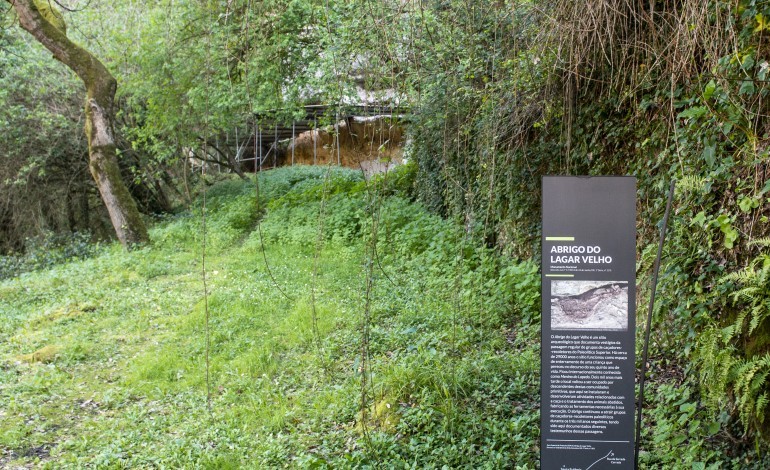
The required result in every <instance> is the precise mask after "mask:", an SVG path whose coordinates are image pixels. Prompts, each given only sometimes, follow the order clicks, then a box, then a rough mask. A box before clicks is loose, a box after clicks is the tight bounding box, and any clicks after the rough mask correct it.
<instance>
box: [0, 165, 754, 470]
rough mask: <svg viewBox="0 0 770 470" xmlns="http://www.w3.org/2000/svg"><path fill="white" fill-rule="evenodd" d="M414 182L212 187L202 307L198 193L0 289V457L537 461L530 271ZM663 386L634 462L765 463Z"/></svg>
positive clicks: (315, 172)
mask: <svg viewBox="0 0 770 470" xmlns="http://www.w3.org/2000/svg"><path fill="white" fill-rule="evenodd" d="M414 172H415V168H414V167H407V168H405V169H404V170H402V171H401V172H400V173H398V174H392V175H388V176H387V177H386V178H383V179H380V180H377V181H374V182H370V183H369V184H367V183H365V182H363V181H362V180H361V177H360V175H359V174H358V173H355V172H351V171H339V170H328V169H326V168H307V167H296V168H292V169H282V170H276V171H271V172H269V173H266V174H263V175H260V178H259V186H260V189H259V193H260V204H259V206H260V208H261V210H262V212H258V211H257V207H256V205H255V196H256V188H255V186H254V184H253V182H251V181H249V182H244V181H242V180H240V179H234V180H233V179H226V180H224V181H222V182H220V183H218V184H216V185H215V186H213V187H212V188H211V190H210V191H207V195H206V199H207V202H206V208H205V209H206V212H207V214H208V216H207V217H206V224H207V230H206V232H205V234H206V237H207V244H206V246H207V251H206V255H207V256H206V273H205V275H206V278H207V280H208V289H209V296H208V298H207V299H204V298H203V296H202V286H201V283H200V275H201V273H200V272H199V271H197V269H191V268H192V267H196V268H200V267H201V264H200V249H201V237H202V236H203V235H204V232H202V217H201V215H202V214H201V211H202V210H203V209H204V208H203V202H202V199H199V200H197V201H196V203H195V204H194V205H193V208H192V210H191V211H190V212H187V213H182V214H179V215H178V216H175V217H173V218H170V219H169V220H166V221H164V222H162V223H159V224H156V226H155V228H154V229H153V234H152V235H153V237H154V239H155V240H157V242H156V243H155V244H154V246H152V247H147V248H144V249H142V250H138V251H134V252H130V253H127V252H124V251H122V250H120V249H119V247H117V246H113V247H112V248H111V249H105V250H103V251H102V252H101V253H99V254H97V255H96V256H95V257H92V258H90V259H87V260H84V261H75V262H70V263H65V264H59V265H57V266H55V267H54V268H52V269H48V270H45V271H41V272H39V273H34V274H27V275H23V276H21V277H19V278H16V279H13V280H8V281H5V282H3V283H0V293H2V295H3V298H4V299H6V301H5V302H3V303H2V304H0V314H1V315H2V316H3V318H4V319H5V321H4V322H3V323H2V326H0V339H2V341H0V345H1V346H0V354H2V357H3V359H2V362H0V365H1V367H0V398H2V400H3V402H4V403H6V407H4V409H3V420H2V421H0V449H3V451H2V454H0V464H2V465H4V466H15V465H25V464H35V465H37V466H40V467H41V468H70V467H72V468H79V467H84V466H85V467H91V466H94V467H105V468H113V467H115V468H117V467H126V466H128V467H144V466H159V467H163V466H167V467H190V466H196V467H201V468H239V467H248V468H266V467H282V466H290V467H298V468H305V467H313V468H372V467H378V466H384V467H388V468H414V467H419V468H441V467H444V466H448V467H450V468H464V467H473V468H537V467H538V463H537V462H538V437H539V433H538V426H537V422H538V416H539V415H538V409H537V408H538V406H537V402H538V389H539V380H538V374H539V340H538V336H539V313H538V311H539V294H538V290H539V282H538V275H537V268H536V266H535V265H534V264H533V263H530V262H513V261H512V260H511V259H510V258H504V257H500V256H498V255H496V254H495V253H494V250H491V249H489V248H487V247H485V246H484V245H482V244H479V243H476V242H473V241H472V240H471V239H470V238H469V236H468V234H467V233H466V232H465V230H463V228H462V227H460V226H457V225H455V224H453V223H451V222H448V221H446V220H444V219H442V218H440V217H438V216H435V215H431V214H429V213H428V212H427V211H426V209H425V208H424V207H423V206H421V205H419V204H416V203H414V202H410V199H411V198H412V195H411V188H412V187H413V186H412V184H411V182H413V181H414ZM258 213H262V214H263V215H262V220H261V226H260V229H259V230H258V229H256V227H255V223H256V222H257V221H258V220H257V218H256V217H255V215H256V214H258ZM322 216H323V217H322ZM287 221H290V222H291V223H289V224H287V223H286V222H287ZM372 246H376V253H377V255H376V256H373V251H372V250H371V249H370V248H371V247H372ZM284 293H285V294H286V295H284ZM207 317H208V322H207V321H206V318H207ZM512 319H515V320H514V321H512ZM207 338H208V351H209V352H208V358H209V359H208V361H207V359H206V357H207ZM207 369H208V371H209V378H210V381H207ZM73 377H75V378H76V379H75V380H73ZM680 380H681V378H673V379H670V378H666V379H663V380H660V379H656V380H655V381H654V382H653V388H652V393H653V394H654V396H655V399H654V400H652V403H653V405H651V407H650V410H649V419H650V420H651V422H652V423H650V424H648V426H646V428H645V445H644V447H643V449H644V451H645V452H644V453H643V456H642V458H643V463H645V465H647V466H649V467H653V466H657V467H666V468H674V467H675V468H680V467H685V466H686V467H687V468H707V467H708V468H748V467H750V465H748V464H747V462H749V463H751V464H752V465H754V468H763V466H765V465H766V464H767V462H766V460H761V458H760V456H759V455H757V454H756V453H755V451H754V450H753V449H730V448H728V446H727V445H726V443H725V442H723V441H721V440H719V439H715V436H716V435H717V433H718V432H719V430H720V427H721V426H723V425H726V422H725V419H724V418H720V419H717V420H714V419H713V418H710V417H709V416H708V414H707V413H706V412H705V410H704V409H703V408H701V407H699V406H698V402H699V400H698V399H697V396H696V395H695V393H694V391H693V390H692V389H691V388H690V387H689V386H687V385H683V384H681V382H680ZM207 390H209V391H210V402H209V403H208V405H209V406H208V407H207V398H206V397H207Z"/></svg>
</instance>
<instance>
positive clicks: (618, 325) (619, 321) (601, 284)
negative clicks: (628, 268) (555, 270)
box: [551, 281, 628, 331]
mask: <svg viewBox="0 0 770 470" xmlns="http://www.w3.org/2000/svg"><path fill="white" fill-rule="evenodd" d="M551 328H552V329H554V330H618V331H624V330H626V329H628V283H627V282H611V281H609V282H608V281H598V282H597V281H553V282H552V284H551Z"/></svg>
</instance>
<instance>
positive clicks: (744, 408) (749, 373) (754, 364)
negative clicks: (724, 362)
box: [734, 354, 770, 426]
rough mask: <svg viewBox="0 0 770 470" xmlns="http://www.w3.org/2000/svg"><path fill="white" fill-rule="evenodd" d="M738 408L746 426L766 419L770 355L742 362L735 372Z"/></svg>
mask: <svg viewBox="0 0 770 470" xmlns="http://www.w3.org/2000/svg"><path fill="white" fill-rule="evenodd" d="M734 374H735V386H734V390H735V398H736V406H737V408H738V413H739V416H740V419H741V422H742V423H743V424H744V426H747V425H748V424H749V423H752V422H754V421H756V422H758V423H762V422H763V421H764V419H765V408H766V407H767V401H768V391H767V385H768V381H767V377H768V375H770V354H766V355H764V356H762V357H759V358H752V359H749V360H746V361H742V362H741V363H740V364H739V365H738V367H736V368H735V370H734Z"/></svg>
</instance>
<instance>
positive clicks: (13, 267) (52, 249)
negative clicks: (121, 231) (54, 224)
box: [0, 232, 101, 280]
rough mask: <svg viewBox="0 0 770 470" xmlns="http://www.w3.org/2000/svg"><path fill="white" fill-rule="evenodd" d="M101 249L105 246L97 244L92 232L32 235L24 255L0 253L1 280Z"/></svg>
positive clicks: (27, 242)
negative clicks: (94, 241)
mask: <svg viewBox="0 0 770 470" xmlns="http://www.w3.org/2000/svg"><path fill="white" fill-rule="evenodd" d="M100 251H101V246H100V245H99V244H98V243H93V241H92V239H91V235H90V234H88V233H83V232H75V233H72V234H67V233H64V234H55V233H51V232H49V233H46V234H45V235H41V236H38V237H33V238H28V239H27V240H26V242H25V252H24V253H23V254H20V255H9V256H0V280H2V279H7V278H11V277H15V276H18V275H19V274H21V273H24V272H30V271H37V270H41V269H46V268H50V267H52V266H54V265H57V264H60V263H66V262H68V261H72V260H78V259H86V258H90V257H92V256H95V255H96V254H98V253H99V252H100Z"/></svg>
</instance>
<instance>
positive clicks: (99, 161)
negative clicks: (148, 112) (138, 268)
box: [6, 0, 149, 247]
mask: <svg viewBox="0 0 770 470" xmlns="http://www.w3.org/2000/svg"><path fill="white" fill-rule="evenodd" d="M6 1H7V2H8V3H10V4H11V6H12V7H13V9H14V10H15V11H16V14H17V15H18V17H19V24H20V25H21V27H22V28H23V29H25V30H26V31H27V32H29V33H30V34H31V35H32V36H33V37H34V38H35V39H36V40H37V41H38V42H40V43H41V44H42V45H43V46H45V47H46V49H48V50H49V51H51V52H52V53H53V56H54V58H55V59H56V60H58V61H60V62H61V63H63V64H64V65H66V66H67V67H69V68H70V69H72V71H74V72H75V73H76V74H77V75H78V77H80V79H81V80H83V83H84V84H85V87H86V105H85V114H86V124H85V131H86V138H87V140H88V154H89V165H88V166H89V168H90V169H91V175H92V176H93V177H94V181H96V186H97V187H98V188H99V193H100V194H101V197H102V200H103V201H104V204H105V206H107V211H108V212H109V214H110V220H111V221H112V226H113V227H114V228H115V233H116V234H117V236H118V240H120V243H122V244H123V246H125V247H130V246H132V245H134V244H137V243H145V242H148V241H149V236H148V234H147V228H146V227H145V225H144V221H143V220H142V217H141V215H140V214H139V210H138V209H137V207H136V202H135V201H134V199H133V198H132V197H131V193H130V192H129V191H128V188H127V187H126V185H125V183H124V182H123V180H122V179H121V176H120V169H119V167H118V159H117V154H116V151H115V149H116V146H115V135H114V126H113V105H114V99H115V91H116V89H117V81H116V80H115V78H114V77H113V76H112V74H111V73H110V72H109V71H108V70H107V68H106V67H105V66H104V64H102V63H101V62H100V61H99V59H97V58H96V57H94V56H93V55H92V54H91V53H90V52H88V51H86V50H85V49H83V48H82V47H80V46H78V45H77V44H75V43H73V42H72V41H70V40H69V39H68V38H67V35H66V33H65V28H64V23H63V21H62V20H61V18H60V15H59V14H58V12H55V13H53V14H52V13H51V11H50V9H48V8H49V7H48V2H47V1H45V2H39V1H35V0H6ZM39 5H43V6H44V7H45V8H46V11H41V10H42V8H41V7H39Z"/></svg>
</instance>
